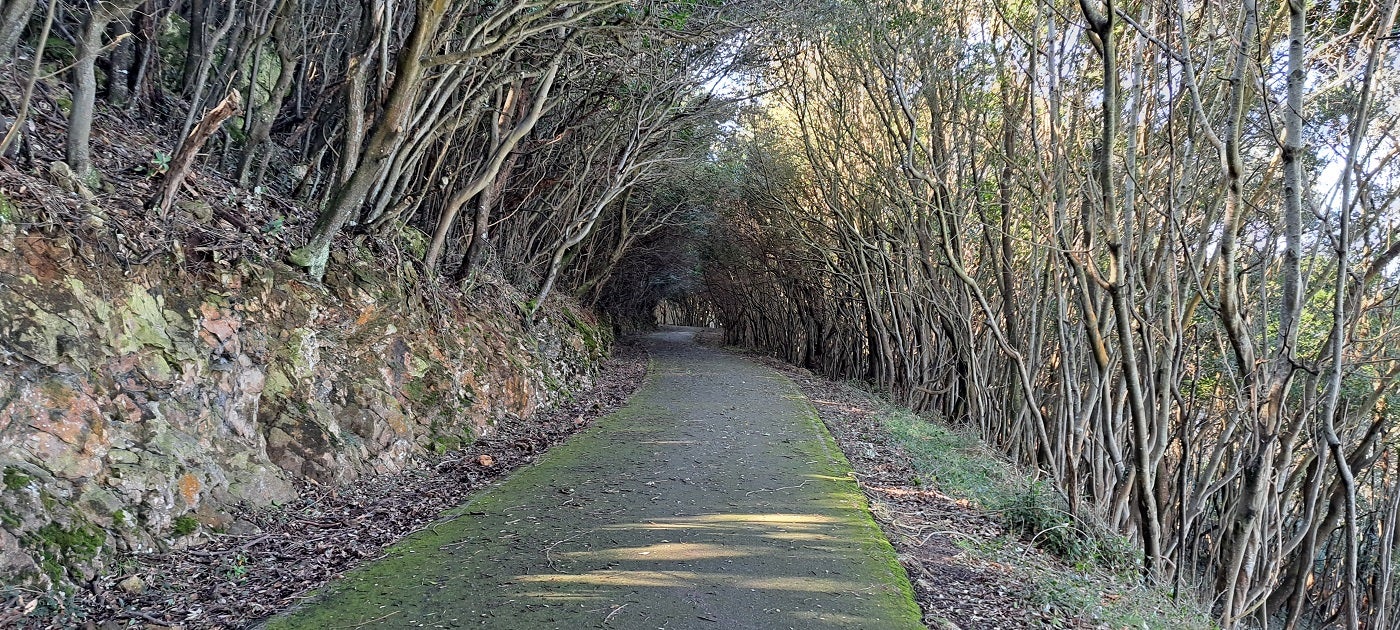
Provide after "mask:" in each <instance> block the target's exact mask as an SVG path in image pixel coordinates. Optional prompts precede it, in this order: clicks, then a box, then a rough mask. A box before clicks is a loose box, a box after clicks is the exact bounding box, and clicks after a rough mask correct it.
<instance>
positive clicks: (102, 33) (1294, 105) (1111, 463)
mask: <svg viewBox="0 0 1400 630" xmlns="http://www.w3.org/2000/svg"><path fill="white" fill-rule="evenodd" d="M1397 4H1400V3H1397V2H1396V0H1360V1H1352V0H1341V1H1335V2H1330V1H1328V2H1322V1H1315V2H1311V3H1309V2H1306V0H1282V1H1279V2H1269V3H1260V2H1258V1H1257V0H1241V1H1239V2H1205V1H1201V0H1123V1H1121V2H1115V1H1113V0H949V1H948V2H935V1H932V0H925V1H918V0H905V1H900V0H870V1H865V0H806V1H801V2H791V1H790V2H774V1H770V0H755V1H744V0H669V1H667V0H655V1H650V0H640V1H622V0H591V1H587V0H586V1H564V0H505V1H488V0H360V1H359V2H338V1H331V0H144V1H143V0H67V1H60V0H0V62H3V64H4V68H3V69H4V70H5V71H6V72H7V73H8V75H9V78H7V79H5V81H7V83H5V89H3V90H0V93H2V94H3V95H4V98H3V99H0V108H2V109H0V115H3V116H4V124H3V125H0V132H3V133H4V135H3V139H0V154H3V156H4V157H3V159H4V160H5V161H4V167H5V168H13V169H31V170H37V169H47V170H51V171H57V170H61V171H62V174H63V176H65V177H69V178H71V180H72V185H73V186H75V187H86V188H96V187H99V186H101V185H102V184H103V182H104V181H105V180H104V178H108V177H113V176H115V174H114V173H109V172H104V171H103V165H104V164H110V163H112V160H111V159H109V158H108V157H104V156H100V155H95V154H94V151H93V149H92V147H93V145H94V140H93V132H94V125H95V124H97V125H98V126H99V127H102V126H103V125H105V126H106V127H105V128H109V129H110V128H119V127H120V126H121V125H144V126H146V127H150V128H154V129H158V130H160V131H159V132H158V133H157V135H158V136H159V137H160V138H161V140H162V141H163V142H164V143H165V145H164V147H163V148H162V149H161V150H159V151H157V152H156V153H155V154H154V155H153V156H147V157H143V158H142V159H143V160H145V161H148V162H149V164H147V165H146V169H147V171H146V172H147V175H148V179H150V180H151V181H153V182H155V184H154V185H152V186H150V189H149V191H148V192H147V194H148V195H149V198H147V199H144V200H142V204H143V207H144V208H145V213H146V215H147V216H148V217H149V219H150V222H151V225H153V226H154V227H152V228H149V229H153V230H156V231H157V232H158V233H159V234H160V235H166V236H167V237H168V238H165V239H164V241H167V242H177V241H178V240H179V238H177V235H178V234H186V233H189V232H191V231H198V230H199V229H201V228H200V226H198V225H195V226H189V225H178V223H179V222H178V221H176V220H175V219H174V218H172V217H175V214H174V213H173V212H172V210H171V208H172V204H173V203H174V202H175V201H176V199H177V198H178V197H180V196H181V194H182V193H181V190H182V188H181V187H182V185H184V184H185V181H184V180H185V179H186V178H187V177H189V176H190V173H191V172H192V171H198V172H200V173H210V174H217V176H220V177H223V178H226V179H227V180H228V181H230V182H234V183H236V184H237V185H238V186H240V187H241V189H243V190H247V191H255V192H257V193H258V194H262V193H263V192H264V191H265V192H266V193H267V194H269V195H276V196H279V197H280V198H284V199H287V200H289V201H287V202H286V203H288V204H289V207H291V209H290V210H288V218H287V226H286V229H287V230H288V233H289V234H290V235H291V240H292V242H291V244H290V246H289V247H288V248H287V251H285V252H284V256H285V258H286V259H287V260H290V261H292V262H293V263H295V264H296V265H299V266H300V267H303V268H305V269H306V271H307V272H308V273H309V274H310V275H311V276H313V277H320V276H321V275H322V274H324V273H326V270H327V268H328V266H334V265H335V264H336V262H335V257H334V256H333V255H332V253H333V252H334V251H335V250H336V248H337V247H342V246H344V243H345V242H346V241H348V240H352V239H353V240H354V241H355V242H357V243H360V244H363V246H365V247H370V248H373V249H374V251H377V252H380V253H381V254H383V255H389V253H390V252H393V253H395V254H400V253H402V252H403V251H407V252H409V257H410V258H411V259H412V260H413V261H414V262H413V263H412V265H413V268H414V269H415V270H416V272H417V273H418V274H420V275H421V277H422V278H423V279H424V282H426V283H430V284H431V283H436V284H438V285H442V286H451V287H455V288H456V289H457V290H460V291H463V292H465V293H470V292H471V291H472V290H474V288H476V287H479V286H481V284H482V282H481V278H482V277H483V274H488V275H490V276H491V277H493V278H499V279H501V281H503V282H508V283H510V284H511V285H513V286H514V287H516V288H518V289H519V290H521V291H522V292H524V294H526V295H529V296H532V299H530V300H528V301H527V302H526V303H524V304H522V305H521V309H522V311H524V312H525V314H526V315H532V314H533V313H534V311H535V310H537V309H538V308H539V305H540V304H541V303H543V301H544V300H546V299H547V298H549V297H550V296H551V295H552V294H556V293H567V294H571V295H573V296H575V297H577V298H578V299H579V300H580V301H581V302H582V303H583V304H585V305H587V306H591V307H593V308H595V309H597V310H599V311H600V312H602V313H605V314H607V315H609V316H610V317H611V318H613V321H615V322H619V323H621V324H627V325H645V324H647V323H653V322H654V321H655V320H656V319H657V318H660V319H661V320H662V321H663V322H668V323H692V324H707V323H718V324H720V325H722V326H723V328H724V333H725V336H726V338H727V341H728V342H729V343H731V344H734V345H739V346H746V347H752V348H756V349H761V350H764V351H767V352H771V353H774V354H776V355H778V356H779V357H781V358H784V359H786V360H788V361H791V362H793V363H795V364H798V365H801V366H804V367H808V368H810V369H812V370H814V371H817V372H820V373H822V374H825V375H828V376H830V377H833V378H840V379H854V380H860V381H864V382H867V383H869V384H871V385H872V386H874V387H877V388H879V389H881V390H884V391H887V392H888V393H889V395H890V396H891V397H892V398H894V399H896V400H898V401H900V402H902V403H904V404H907V405H909V406H911V407H913V408H915V409H917V410H920V411H923V412H927V413H929V414H931V415H934V416H937V417H939V418H941V419H943V420H945V421H947V422H950V423H953V424H955V425H961V426H965V427H966V428H967V429H968V430H969V431H972V432H975V433H976V434H978V435H980V437H982V438H983V439H985V440H986V441H988V442H990V443H992V444H994V445H997V446H998V447H1000V448H1001V449H1003V450H1004V451H1005V452H1006V453H1007V454H1008V455H1009V456H1010V457H1012V458H1014V459H1016V460H1019V461H1020V462H1022V463H1025V464H1027V465H1029V466H1033V467H1035V468H1036V469H1037V470H1039V471H1041V473H1042V476H1043V479H1044V483H1045V484H1046V485H1047V486H1048V487H1049V488H1051V489H1052V490H1053V491H1054V492H1055V493H1056V494H1057V495H1058V496H1059V498H1060V501H1061V504H1062V509H1063V510H1064V511H1065V512H1066V513H1067V514H1069V515H1070V516H1071V517H1072V518H1073V519H1074V521H1073V522H1074V523H1076V525H1075V527H1076V528H1079V529H1082V530H1083V531H1086V532H1087V531H1091V530H1095V529H1104V530H1109V531H1114V532H1119V533H1121V534H1123V535H1124V536H1126V537H1128V539H1130V540H1131V541H1133V547H1134V553H1135V554H1137V556H1138V559H1139V561H1140V564H1141V568H1142V577H1143V579H1144V580H1148V581H1152V582H1156V583H1160V584H1166V585H1170V586H1171V587H1172V588H1174V589H1176V591H1177V592H1178V593H1179V596H1181V597H1195V598H1199V599H1201V600H1202V601H1204V602H1206V603H1208V605H1209V606H1210V607H1212V609H1213V611H1214V613H1215V615H1216V616H1217V618H1218V620H1219V622H1220V623H1221V625H1222V626H1224V627H1227V628H1233V627H1241V626H1261V627H1280V626H1282V627H1289V628H1292V627H1320V626H1334V625H1335V626H1347V627H1351V628H1358V627H1367V628H1395V627H1400V605H1397V601H1396V600H1397V597H1396V595H1395V593H1394V592H1393V591H1394V588H1393V586H1392V582H1393V580H1392V577H1393V576H1394V574H1395V572H1396V567H1395V566H1394V562H1393V559H1394V555H1395V554H1394V551H1395V545H1396V542H1397V540H1400V518H1397V516H1400V448H1397V446H1400V445H1397V443H1396V439H1397V436H1396V431H1395V429H1396V425H1397V422H1400V416H1397V407H1400V392H1397V382H1396V380H1397V377H1400V331H1398V330H1397V328H1396V325H1397V323H1400V320H1397V306H1400V303H1398V302H1397V297H1400V296H1397V289H1400V262H1397V258H1400V238H1397V235H1400V233H1398V232H1397V229H1400V208H1397V204H1396V199H1397V196H1400V164H1397V160H1396V158H1397V157H1400V141H1397V135H1396V134H1397V123H1400V93H1398V92H1400V50H1397V47H1400V44H1397V31H1396V10H1397ZM104 160H105V161H104ZM59 166H61V167H62V168H61V169H60V168H59ZM233 222H234V223H235V224H237V223H238V222H237V221H233ZM120 227H121V226H117V228H120ZM241 227H242V228H245V229H248V230H259V229H262V230H266V228H267V227H268V226H257V225H242V226H241ZM51 229H62V227H61V226H57V227H55V226H51ZM155 240H157V241H160V240H161V239H155ZM116 254H117V255H120V256H129V257H132V258H139V257H140V256H138V254H141V253H140V252H135V253H122V252H117V253H116ZM146 260H149V258H146Z"/></svg>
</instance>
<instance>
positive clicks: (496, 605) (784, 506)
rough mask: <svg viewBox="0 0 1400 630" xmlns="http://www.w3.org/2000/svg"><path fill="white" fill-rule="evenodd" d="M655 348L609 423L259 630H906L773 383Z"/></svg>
mask: <svg viewBox="0 0 1400 630" xmlns="http://www.w3.org/2000/svg"><path fill="white" fill-rule="evenodd" d="M690 336H691V334H690V332H689V331H684V330H672V331H669V332H664V333H660V334H658V335H656V336H654V337H653V339H652V344H651V348H652V353H653V358H654V361H655V365H654V366H653V368H654V369H653V370H652V371H651V374H650V376H649V377H648V382H647V384H646V385H645V386H644V387H643V389H642V390H641V391H640V392H638V394H637V396H636V397H635V398H634V399H633V400H632V401H631V403H630V404H629V405H628V406H627V407H626V408H625V409H623V410H621V411H619V412H618V413H616V414H614V415H613V416H610V417H608V418H607V419H605V420H603V421H601V422H600V423H599V424H598V425H597V426H596V427H594V428H593V429H590V430H589V431H586V432H585V433H583V434H581V435H580V436H578V437H577V438H575V439H573V440H571V441H570V442H568V443H566V444H564V445H562V446H560V447H557V448H556V449H555V450H553V451H551V452H550V453H548V454H547V455H546V456H545V457H544V458H543V459H542V460H541V461H540V463H539V464H537V465H536V466H533V467H531V468H528V469H524V470H521V471H519V472H517V473H516V474H514V475H512V476H511V477H510V478H509V479H507V480H506V481H505V482H504V483H502V484H501V485H499V486H497V487H495V488H493V489H491V490H490V491H488V492H486V493H483V494H482V495H480V496H478V497H477V498H475V499H474V500H472V501H471V502H469V503H467V504H466V505H463V506H462V507H460V508H458V509H456V510H454V511H453V512H451V513H450V514H449V516H448V518H446V519H445V520H444V521H442V522H440V523H438V524H436V525H434V526H433V527H431V528H429V529H427V530H424V531H423V532H420V533H419V534H418V535H416V536H414V537H411V538H410V539H408V540H407V541H405V542H404V543H403V544H401V545H398V546H396V547H395V548H393V549H391V550H390V553H389V554H388V556H387V557H386V558H385V559H384V560H382V561H379V562H377V563H374V564H372V565H369V566H367V567H364V568H362V569H360V570H357V571H354V572H352V573H351V574H350V575H348V576H347V577H346V578H345V579H344V580H343V581H341V582H340V583H338V584H337V585H335V586H334V587H333V588H331V589H329V591H328V592H327V593H326V594H325V595H324V596H323V597H321V598H319V600H318V601H316V602H315V603H314V604H313V605H309V606H307V607H305V608H303V609H301V610H299V611H297V612H296V613H294V615H293V616H292V617H289V618H285V619H280V620H277V621H275V622H274V623H272V624H271V626H272V627H278V628H284V627H286V628H292V627H305V628H309V627H329V626H352V625H357V624H363V625H362V626H361V627H373V626H384V627H390V626H392V627H409V626H419V625H421V626H424V627H445V628H453V627H473V628H478V627H488V628H601V627H606V628H717V629H718V628H725V629H728V628H753V629H768V628H812V629H821V628H833V629H834V628H882V629H883V628H892V629H897V628H919V627H922V626H921V624H920V623H919V613H918V609H917V607H916V606H915V605H914V603H913V602H912V600H911V599H910V595H909V587H908V583H907V581H906V579H905V576H904V572H903V570H902V569H901V568H900V566H899V565H898V563H897V562H896V561H895V558H894V555H893V551H892V550H891V549H890V547H889V544H888V542H886V541H885V540H884V538H883V537H882V535H881V534H880V531H879V530H878V528H876V526H875V525H874V523H873V522H872V521H871V518H870V515H869V512H868V509H867V508H866V506H865V501H864V497H863V496H862V495H861V494H860V491H859V489H858V488H857V487H856V485H855V483H854V482H853V481H852V479H851V477H850V471H849V467H848V466H847V464H846V462H845V459H844V458H843V457H842V456H841V455H840V454H839V451H837V450H836V449H835V447H834V445H833V444H832V443H831V441H830V438H829V437H828V436H827V435H826V434H825V430H824V429H823V428H822V427H821V426H820V424H819V423H818V422H817V421H816V419H815V417H814V416H813V414H812V411H811V408H810V406H809V405H807V404H806V401H805V399H802V398H801V396H800V394H798V393H797V392H796V390H795V389H794V388H793V387H792V385H791V383H789V382H788V381H787V380H786V378H784V377H782V376H781V375H779V374H777V373H775V372H773V371H772V370H769V369H767V368H764V367H761V366H758V365H755V364H753V363H751V362H748V361H745V360H743V359H740V358H737V357H734V356H731V355H728V354H725V353H723V352H719V351H716V350H712V349H707V348H703V347H700V346H697V345H695V344H693V343H692V342H690Z"/></svg>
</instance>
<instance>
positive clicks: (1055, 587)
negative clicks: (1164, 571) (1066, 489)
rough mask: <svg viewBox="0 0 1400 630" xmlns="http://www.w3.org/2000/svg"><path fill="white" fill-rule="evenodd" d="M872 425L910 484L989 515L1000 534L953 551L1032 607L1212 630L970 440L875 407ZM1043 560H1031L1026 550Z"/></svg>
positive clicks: (1049, 495) (1044, 492) (1118, 545)
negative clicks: (1003, 576)
mask: <svg viewBox="0 0 1400 630" xmlns="http://www.w3.org/2000/svg"><path fill="white" fill-rule="evenodd" d="M881 424H882V426H883V428H884V430H885V432H886V433H887V434H888V436H889V438H890V440H891V442H892V443H894V444H895V445H896V446H898V447H899V448H900V449H901V450H902V451H903V452H904V453H905V454H906V455H907V456H908V457H909V458H910V463H911V465H912V466H913V468H914V471H915V472H916V473H917V474H918V475H919V477H920V478H919V479H918V481H919V483H920V484H922V485H927V486H932V487H934V488H937V489H938V490H939V491H940V492H942V493H944V494H947V495H949V496H952V497H954V498H957V499H965V500H967V501H968V502H970V503H972V504H974V505H975V506H977V507H979V508H981V509H983V510H986V511H988V512H992V513H994V514H996V515H997V516H998V517H999V519H1000V521H1001V523H1002V525H1003V526H1004V527H1005V528H1006V529H1007V530H1008V532H1009V533H1008V534H1007V535H1005V536H1002V537H1000V538H997V539H993V540H981V541H974V542H968V541H967V540H965V539H964V540H962V541H961V542H959V545H960V546H961V547H963V549H965V550H966V551H967V552H968V553H970V554H974V555H976V556H980V557H982V558H983V559H985V560H987V561H989V562H995V563H998V564H1000V565H1003V566H1007V567H1009V568H1010V570H1011V571H1013V573H1016V574H1018V575H1017V577H1019V578H1023V581H1024V582H1025V583H1026V584H1028V585H1029V586H1030V593H1029V598H1030V600H1031V601H1032V602H1033V603H1034V604H1036V605H1037V606H1041V607H1043V608H1044V609H1045V610H1047V611H1050V612H1053V613H1056V614H1057V616H1060V617H1064V618H1065V622H1066V623H1068V620H1069V619H1070V618H1085V619H1089V620H1092V621H1094V622H1095V623H1099V624H1106V625H1107V626H1108V627H1113V628H1125V627H1126V628H1163V629H1167V628H1170V629H1178V628H1213V627H1215V625H1214V624H1213V623H1212V622H1211V620H1210V617H1209V615H1208V614H1206V613H1205V612H1204V611H1202V610H1201V609H1200V607H1199V606H1198V605H1197V603H1196V602H1195V601H1194V599H1193V598H1191V597H1190V596H1188V595H1183V596H1182V597H1179V598H1175V599H1174V598H1173V597H1172V596H1171V592H1170V590H1169V589H1164V588H1149V587H1147V586H1145V585H1143V584H1142V582H1141V580H1140V578H1139V576H1138V573H1137V572H1138V570H1139V567H1140V566H1141V558H1142V556H1141V553H1140V551H1139V550H1138V549H1137V548H1136V546H1135V545H1134V544H1133V543H1132V542H1131V541H1130V540H1129V539H1128V538H1127V537H1125V536H1122V535H1120V534H1118V533H1116V532H1113V531H1111V530H1109V529H1108V528H1107V527H1105V526H1104V525H1103V524H1102V523H1099V522H1097V521H1096V520H1091V519H1085V518H1078V519H1076V518H1074V517H1072V516H1070V515H1069V513H1068V512H1067V511H1066V506H1065V503H1064V499H1063V497H1062V496H1061V495H1059V494H1058V493H1057V492H1055V491H1054V489H1053V488H1051V487H1050V486H1048V485H1047V484H1046V483H1045V482H1043V481H1038V480H1036V479H1035V478H1034V476H1033V475H1031V474H1029V473H1028V472H1027V471H1024V470H1022V469H1020V468H1018V467H1017V466H1015V465H1014V464H1012V463H1011V462H1009V461H1007V460H1006V458H1005V457H1003V456H1002V455H1001V454H1000V453H997V452H996V451H995V450H993V449H992V448H991V447H989V446H988V445H987V444H985V443H984V442H982V441H981V440H979V439H977V438H976V437H974V436H971V435H967V434H964V433H962V432H959V431H956V430H954V429H951V428H949V427H948V426H946V425H944V424H943V423H941V422H937V421H934V420H929V419H926V418H922V417H919V416H917V415H915V414H913V413H911V412H909V411H907V410H903V409H899V408H897V407H893V406H889V405H885V406H884V408H883V409H882V413H881ZM1027 543H1029V544H1032V545H1034V546H1035V547H1037V548H1039V549H1041V550H1042V551H1045V552H1047V553H1048V554H1049V555H1050V556H1053V559H1052V558H1050V557H1046V556H1045V555H1044V554H1032V553H1028V552H1027V550H1026V544H1027Z"/></svg>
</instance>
